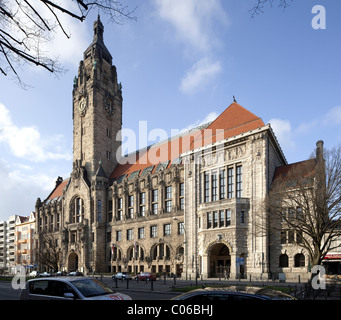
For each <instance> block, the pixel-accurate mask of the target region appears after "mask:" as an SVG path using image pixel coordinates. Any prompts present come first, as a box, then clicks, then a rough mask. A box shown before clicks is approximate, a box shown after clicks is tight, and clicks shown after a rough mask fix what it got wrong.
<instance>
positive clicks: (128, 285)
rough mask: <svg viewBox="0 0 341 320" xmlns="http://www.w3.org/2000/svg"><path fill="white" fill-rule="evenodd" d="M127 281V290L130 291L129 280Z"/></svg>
mask: <svg viewBox="0 0 341 320" xmlns="http://www.w3.org/2000/svg"><path fill="white" fill-rule="evenodd" d="M126 281H127V289H129V279H126Z"/></svg>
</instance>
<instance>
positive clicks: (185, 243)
mask: <svg viewBox="0 0 341 320" xmlns="http://www.w3.org/2000/svg"><path fill="white" fill-rule="evenodd" d="M173 220H176V221H178V222H179V223H183V224H184V235H185V239H184V245H185V255H186V280H187V272H188V271H187V270H188V251H187V235H186V228H185V223H184V222H182V221H180V220H179V219H178V218H177V217H173Z"/></svg>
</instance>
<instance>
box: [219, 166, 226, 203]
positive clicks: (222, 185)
mask: <svg viewBox="0 0 341 320" xmlns="http://www.w3.org/2000/svg"><path fill="white" fill-rule="evenodd" d="M220 199H225V170H224V169H222V170H220Z"/></svg>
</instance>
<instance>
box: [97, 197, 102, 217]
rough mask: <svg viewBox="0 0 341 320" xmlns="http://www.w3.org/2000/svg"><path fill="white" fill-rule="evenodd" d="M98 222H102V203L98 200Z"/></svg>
mask: <svg viewBox="0 0 341 320" xmlns="http://www.w3.org/2000/svg"><path fill="white" fill-rule="evenodd" d="M98 222H102V201H101V200H98Z"/></svg>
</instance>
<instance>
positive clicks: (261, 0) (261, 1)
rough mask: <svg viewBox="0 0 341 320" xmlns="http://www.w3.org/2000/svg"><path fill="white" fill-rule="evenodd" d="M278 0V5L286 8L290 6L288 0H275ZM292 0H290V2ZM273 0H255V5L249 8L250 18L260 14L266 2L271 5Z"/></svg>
mask: <svg viewBox="0 0 341 320" xmlns="http://www.w3.org/2000/svg"><path fill="white" fill-rule="evenodd" d="M277 1H278V2H279V4H278V7H279V8H283V10H284V9H286V8H288V7H289V6H290V4H289V0H277ZM292 1H293V0H290V2H292ZM274 2H275V0H257V3H256V4H255V6H254V7H253V8H252V9H251V10H249V12H250V14H251V18H254V17H255V16H258V15H259V14H262V13H263V12H264V7H265V5H266V4H269V5H270V6H271V7H272V6H273V3H274Z"/></svg>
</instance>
